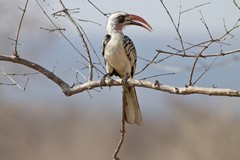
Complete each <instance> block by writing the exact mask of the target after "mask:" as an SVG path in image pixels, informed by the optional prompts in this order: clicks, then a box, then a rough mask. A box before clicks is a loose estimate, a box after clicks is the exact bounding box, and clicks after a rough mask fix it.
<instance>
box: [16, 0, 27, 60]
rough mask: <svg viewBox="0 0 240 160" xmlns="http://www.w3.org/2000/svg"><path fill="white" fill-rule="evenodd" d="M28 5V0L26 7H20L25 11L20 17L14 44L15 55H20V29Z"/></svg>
mask: <svg viewBox="0 0 240 160" xmlns="http://www.w3.org/2000/svg"><path fill="white" fill-rule="evenodd" d="M27 5H28V0H27V1H26V3H25V6H24V8H23V9H21V8H20V9H21V10H22V12H23V13H22V17H21V19H20V22H19V25H18V30H17V36H16V40H15V45H14V46H15V47H14V52H13V55H14V56H15V57H19V55H18V51H17V47H18V40H19V35H20V30H21V28H22V22H23V18H24V16H25V13H26V10H27Z"/></svg>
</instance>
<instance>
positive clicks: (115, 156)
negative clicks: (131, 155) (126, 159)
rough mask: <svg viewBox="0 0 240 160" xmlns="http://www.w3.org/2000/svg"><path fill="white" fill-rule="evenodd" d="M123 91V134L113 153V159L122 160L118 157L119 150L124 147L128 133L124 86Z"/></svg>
mask: <svg viewBox="0 0 240 160" xmlns="http://www.w3.org/2000/svg"><path fill="white" fill-rule="evenodd" d="M122 92H123V93H122V94H123V95H122V119H121V130H120V132H121V135H120V140H119V142H118V145H117V148H116V150H115V151H114V153H113V160H120V159H119V158H118V153H119V151H120V149H121V147H122V144H123V141H124V137H125V133H126V129H125V124H126V123H125V112H124V110H125V109H124V108H125V106H126V98H124V97H125V96H124V94H126V90H125V89H124V87H123V91H122Z"/></svg>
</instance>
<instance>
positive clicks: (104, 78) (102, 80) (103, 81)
mask: <svg viewBox="0 0 240 160" xmlns="http://www.w3.org/2000/svg"><path fill="white" fill-rule="evenodd" d="M106 77H109V74H108V73H107V74H105V75H104V76H103V77H102V79H101V86H103V85H105V84H106V82H105V80H106Z"/></svg>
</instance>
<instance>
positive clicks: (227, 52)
mask: <svg viewBox="0 0 240 160" xmlns="http://www.w3.org/2000/svg"><path fill="white" fill-rule="evenodd" d="M157 52H160V53H164V54H169V55H173V56H180V57H189V58H196V57H197V55H193V54H186V55H184V54H181V53H173V52H169V51H163V50H157ZM234 53H240V49H236V50H232V51H226V52H221V53H220V54H219V53H208V54H204V55H201V56H200V57H199V58H208V57H216V56H226V55H230V54H234Z"/></svg>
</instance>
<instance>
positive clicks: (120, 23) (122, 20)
mask: <svg viewBox="0 0 240 160" xmlns="http://www.w3.org/2000/svg"><path fill="white" fill-rule="evenodd" d="M129 25H137V26H140V27H143V28H145V29H147V30H149V31H150V32H151V31H152V27H151V26H150V25H149V24H148V23H147V22H146V21H145V20H144V19H143V18H142V17H139V16H137V15H134V14H128V13H125V12H122V11H119V12H115V13H113V14H112V15H111V16H110V17H109V18H108V23H107V32H108V34H111V33H112V32H113V31H122V29H123V28H124V27H126V26H129Z"/></svg>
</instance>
